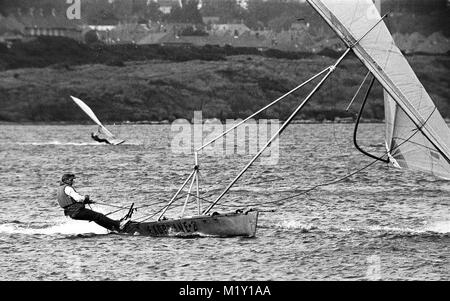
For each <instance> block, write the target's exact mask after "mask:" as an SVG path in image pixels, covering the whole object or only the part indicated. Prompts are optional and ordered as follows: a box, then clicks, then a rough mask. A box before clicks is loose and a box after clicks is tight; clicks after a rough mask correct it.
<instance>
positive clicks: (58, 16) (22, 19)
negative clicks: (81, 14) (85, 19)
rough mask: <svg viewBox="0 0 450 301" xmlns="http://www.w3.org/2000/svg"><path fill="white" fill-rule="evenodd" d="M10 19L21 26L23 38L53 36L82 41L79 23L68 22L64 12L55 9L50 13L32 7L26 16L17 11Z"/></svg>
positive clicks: (74, 21) (75, 21)
mask: <svg viewBox="0 0 450 301" xmlns="http://www.w3.org/2000/svg"><path fill="white" fill-rule="evenodd" d="M10 17H11V18H14V19H15V20H16V21H17V23H19V24H21V26H20V28H21V29H20V31H21V33H22V34H23V35H24V36H25V37H38V36H54V37H68V38H72V39H75V40H79V41H82V40H83V34H82V33H83V32H82V27H81V23H80V21H78V20H68V19H67V17H66V15H65V11H61V12H59V13H58V12H57V11H56V9H52V10H51V11H50V12H45V11H44V9H42V8H40V9H35V8H33V7H32V8H30V9H29V10H28V13H26V14H23V13H22V12H21V10H18V11H17V13H16V14H12V15H10Z"/></svg>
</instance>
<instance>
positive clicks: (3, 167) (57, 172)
mask: <svg viewBox="0 0 450 301" xmlns="http://www.w3.org/2000/svg"><path fill="white" fill-rule="evenodd" d="M180 124H182V125H183V126H184V127H188V128H187V129H186V128H184V130H183V129H181V130H180ZM107 128H108V129H109V130H110V131H111V132H113V133H114V134H116V135H117V136H118V137H120V138H122V139H125V140H126V141H125V143H123V144H121V145H118V146H112V145H106V144H101V143H97V142H95V141H93V140H91V138H90V133H91V132H93V131H96V126H93V125H86V124H85V125H42V124H39V125H21V124H3V125H0V162H1V164H0V254H1V256H0V279H1V280H6V281H19V280H31V281H65V280H70V281H72V280H73V281H77V280H93V281H97V280H98V281H101V280H110V281H116V280H128V281H154V280H159V281H198V280H208V281H209V280H217V281H300V280H303V281H310V280H324V281H330V280H338V281H340V280H347V281H348V280H364V281H366V280H374V281H379V280H381V281H391V280H405V281H410V280H426V281H433V280H446V281H448V280H450V249H449V247H450V198H449V195H450V181H445V180H441V179H438V178H436V177H433V176H431V175H428V174H424V173H421V172H414V171H409V170H402V169H397V168H395V167H393V166H390V165H388V164H386V163H383V162H379V161H376V160H374V159H372V158H369V157H367V156H365V155H363V154H362V153H360V152H359V151H357V150H356V148H355V147H354V146H353V125H352V124H337V123H323V124H292V125H290V126H289V127H287V129H286V130H285V131H283V133H282V135H281V137H280V138H279V139H278V140H276V141H275V142H274V143H273V144H272V145H271V148H270V154H269V153H263V156H262V158H259V159H258V160H256V161H255V164H254V165H252V166H251V167H250V168H249V169H248V170H247V172H245V173H244V174H243V176H242V177H241V178H240V179H239V180H238V181H237V182H236V184H235V185H234V186H233V187H232V189H231V190H230V191H229V192H227V193H226V194H225V196H224V197H223V198H222V199H221V200H220V201H219V202H218V203H217V205H216V206H215V207H214V208H213V211H216V212H219V213H222V212H232V211H235V210H237V209H239V208H244V209H245V208H255V209H258V210H260V214H259V219H258V227H257V231H256V236H255V237H252V238H246V237H213V236H204V235H201V234H195V235H191V236H186V235H177V234H174V235H172V236H169V237H148V236H140V235H127V234H117V233H108V231H107V230H106V229H103V228H102V227H100V226H98V225H96V224H95V223H93V222H87V221H76V220H72V219H70V218H68V217H65V216H64V214H63V211H62V209H61V208H59V206H58V203H57V200H56V189H57V188H58V185H59V181H60V179H61V176H62V175H63V174H64V173H67V172H70V173H74V174H76V177H77V178H76V179H75V183H74V187H75V188H76V190H77V191H78V192H79V193H81V194H87V195H89V196H90V198H91V199H92V200H94V201H97V203H96V204H93V205H92V209H94V210H96V211H99V212H102V213H105V214H108V213H111V212H113V211H116V210H119V211H118V212H115V213H112V214H110V215H109V216H110V217H112V218H117V219H119V218H121V217H122V216H123V215H124V214H125V213H126V211H127V210H126V208H128V207H129V206H130V205H131V204H132V203H134V206H135V207H136V208H137V211H136V212H134V214H133V219H135V220H142V219H148V218H149V219H150V220H152V219H154V218H155V217H157V216H158V215H156V216H155V214H156V213H157V212H158V211H159V210H161V208H162V207H163V206H164V205H165V204H167V202H168V201H169V200H170V199H171V198H172V196H173V195H174V194H175V193H176V191H177V190H178V189H179V187H180V186H181V185H182V184H183V182H184V181H185V180H186V178H187V177H188V175H189V174H190V172H191V171H192V168H193V166H194V164H195V160H194V153H193V151H192V149H193V147H194V146H195V145H196V143H201V142H202V139H203V142H204V141H206V139H205V137H204V136H205V133H203V134H202V135H200V136H201V137H200V138H201V139H199V136H198V135H197V136H196V135H195V133H196V132H195V131H194V130H192V131H191V130H190V129H191V128H190V125H189V124H188V123H179V124H109V125H107ZM384 131H385V129H384V125H383V124H381V123H380V124H377V123H364V124H361V125H360V128H359V130H358V135H357V138H358V143H359V144H360V146H361V147H362V148H364V149H365V150H366V151H368V152H370V153H373V154H376V155H380V156H381V155H383V154H384V150H385V147H384V140H383V137H384ZM262 132H264V131H263V130H262V131H259V132H258V133H262ZM242 133H243V132H240V134H238V133H235V132H233V133H230V134H229V135H234V137H235V138H236V139H235V140H234V141H233V140H232V139H231V138H230V139H231V140H221V141H219V142H221V143H219V142H216V143H214V147H210V148H208V149H206V150H204V151H203V152H200V153H199V154H198V162H199V167H200V176H199V193H200V197H201V202H198V201H197V200H196V199H195V198H193V197H190V198H189V199H187V205H186V211H185V212H184V214H185V215H190V214H192V215H195V212H197V210H198V207H199V206H200V208H202V209H204V208H206V206H208V205H209V204H210V203H211V202H212V201H214V200H215V198H216V197H217V196H218V195H219V194H220V192H221V191H223V190H224V189H225V188H226V186H227V185H228V184H229V183H230V182H231V181H232V180H233V179H234V178H235V177H236V176H237V175H238V173H239V171H240V170H241V169H242V168H243V167H244V166H245V165H246V164H247V163H248V162H249V160H250V159H251V158H252V157H253V155H254V154H255V153H256V151H257V150H258V149H260V147H261V146H262V145H263V144H264V143H263V142H265V141H263V140H264V139H267V136H270V135H262V136H261V135H259V134H258V135H256V136H257V138H255V137H252V136H251V135H250V134H251V133H252V131H251V129H250V130H248V131H247V132H245V133H246V134H245V135H244V136H243V137H240V136H239V135H241V136H242V135H243V134H242ZM209 134H211V133H209ZM266 134H267V133H266ZM183 135H184V136H183ZM186 137H187V138H186ZM210 137H211V135H210ZM264 137H266V138H264ZM227 139H228V138H227ZM239 139H240V140H239ZM255 139H256V140H258V141H257V142H258V143H256V144H255ZM199 141H200V142H199ZM227 141H228V142H227ZM237 141H241V142H240V143H244V144H245V147H242V145H241V146H239V143H238V142H237ZM266 141H267V140H266ZM233 142H235V144H236V145H234V144H233ZM233 145H234V146H233ZM255 145H256V146H255ZM188 186H189V185H188ZM188 188H189V187H186V188H185V189H184V191H183V194H182V195H180V197H179V198H176V200H175V202H174V204H173V206H172V207H173V208H172V207H171V208H170V209H169V210H168V212H167V213H166V216H167V217H168V218H174V217H177V216H180V215H181V210H182V207H183V205H184V202H185V201H186V198H187V196H189V195H188V194H186V191H187V189H188ZM193 189H195V185H194V187H193Z"/></svg>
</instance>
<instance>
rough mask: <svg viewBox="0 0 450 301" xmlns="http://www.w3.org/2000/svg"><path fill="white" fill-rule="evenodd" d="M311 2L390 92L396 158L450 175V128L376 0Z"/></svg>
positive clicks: (391, 142)
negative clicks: (406, 56)
mask: <svg viewBox="0 0 450 301" xmlns="http://www.w3.org/2000/svg"><path fill="white" fill-rule="evenodd" d="M307 1H308V2H309V3H310V4H311V5H312V7H313V8H314V9H315V10H316V11H317V12H318V13H319V14H320V15H321V16H322V17H323V19H324V20H325V21H326V22H327V23H328V24H329V25H330V26H331V27H332V28H333V30H334V31H335V32H336V33H337V34H338V35H339V37H340V38H341V39H342V40H343V41H344V42H345V43H346V44H347V46H348V47H352V50H353V51H354V53H355V54H356V56H357V57H358V58H359V59H360V60H361V61H362V63H363V64H364V65H365V66H366V67H367V68H368V69H369V70H370V71H371V72H372V74H373V75H374V76H375V77H376V79H377V80H378V81H379V82H380V84H381V85H382V86H383V88H384V90H385V91H386V93H388V95H389V96H390V97H389V98H388V100H387V101H386V102H387V103H388V105H387V109H386V112H387V114H388V115H387V117H386V120H387V122H388V124H389V125H388V128H387V133H389V135H388V136H387V145H388V147H389V149H388V150H389V151H390V152H391V153H390V155H391V159H395V161H396V162H394V163H395V164H396V165H397V166H401V167H406V168H411V169H420V170H424V171H427V172H431V173H433V174H435V175H438V176H441V177H444V178H449V179H450V130H449V128H448V126H447V124H446V123H445V121H444V119H443V118H442V116H441V115H440V113H439V111H438V110H437V109H436V106H435V105H434V103H433V101H432V100H431V98H430V96H429V95H428V93H427V92H426V91H425V89H424V87H423V85H422V84H421V83H420V81H419V79H418V78H417V76H416V75H415V73H414V71H413V70H412V68H411V67H410V65H409V64H408V61H407V60H406V58H405V57H404V56H403V54H402V53H401V51H400V50H399V49H398V47H397V46H396V45H395V42H394V40H393V38H392V36H391V34H390V33H389V31H388V29H387V27H386V25H385V24H384V22H383V21H381V16H380V14H379V12H378V10H377V9H376V7H375V6H374V4H373V2H372V0H307ZM361 38H362V39H361ZM360 39H361V40H360ZM392 101H393V102H394V103H395V105H393V104H392V103H391V102H392ZM397 106H398V107H397ZM407 139H409V140H408V141H405V140H407ZM402 140H403V142H401V141H402ZM400 144H401V145H400ZM413 145H414V146H413ZM418 162H421V163H418Z"/></svg>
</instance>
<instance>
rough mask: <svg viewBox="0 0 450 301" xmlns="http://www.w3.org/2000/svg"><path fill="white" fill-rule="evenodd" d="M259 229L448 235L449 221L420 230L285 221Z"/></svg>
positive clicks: (427, 225)
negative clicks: (319, 224)
mask: <svg viewBox="0 0 450 301" xmlns="http://www.w3.org/2000/svg"><path fill="white" fill-rule="evenodd" d="M260 227H261V228H272V229H273V228H275V229H286V230H296V231H300V232H301V233H308V232H313V231H315V230H318V231H327V232H336V231H338V232H363V233H364V232H365V233H366V232H381V233H383V234H400V235H403V234H404V235H448V234H450V220H443V221H436V222H432V223H429V224H426V225H425V226H422V227H420V228H408V227H389V226H387V227H386V226H368V227H361V228H355V227H335V226H325V227H321V226H318V225H314V224H312V223H305V222H301V221H296V220H287V221H283V222H279V223H276V224H273V225H268V226H265V227H264V226H260Z"/></svg>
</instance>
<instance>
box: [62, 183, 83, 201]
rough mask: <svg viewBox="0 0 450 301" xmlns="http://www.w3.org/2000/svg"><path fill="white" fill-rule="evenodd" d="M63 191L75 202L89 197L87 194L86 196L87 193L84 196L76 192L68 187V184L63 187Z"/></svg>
mask: <svg viewBox="0 0 450 301" xmlns="http://www.w3.org/2000/svg"><path fill="white" fill-rule="evenodd" d="M64 192H65V193H66V194H67V195H68V196H70V197H71V198H72V199H74V200H75V201H77V202H83V201H85V200H86V199H89V196H87V195H85V196H83V195H80V194H79V193H78V192H76V191H75V190H74V189H73V188H72V187H70V186H67V187H66V188H65V189H64Z"/></svg>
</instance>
